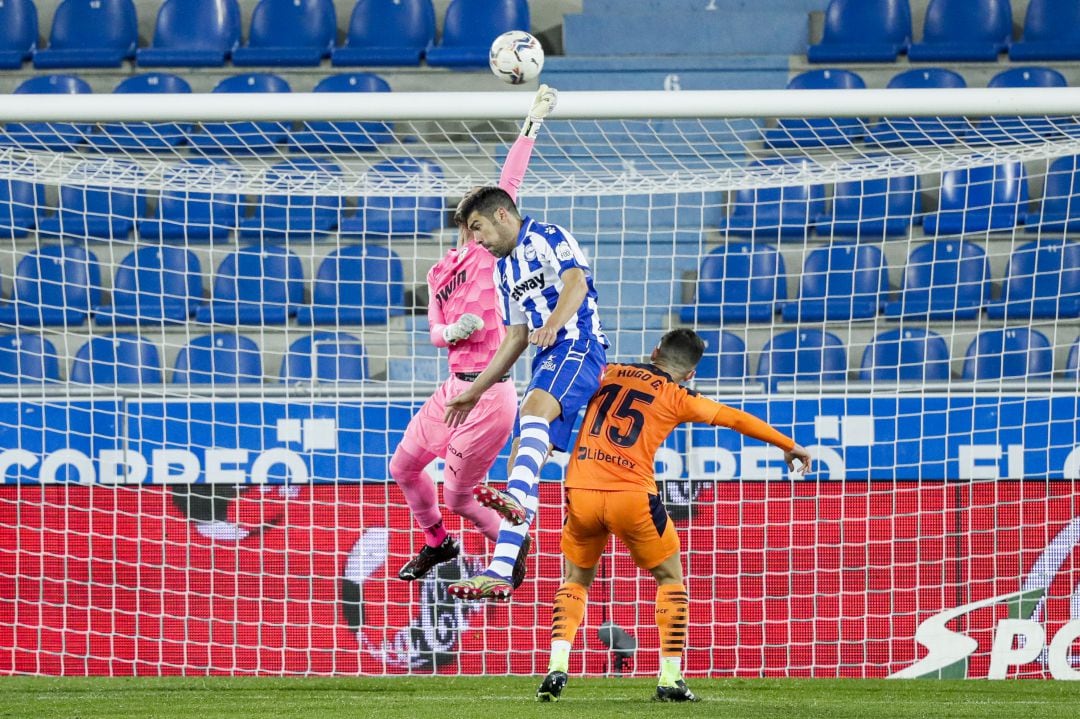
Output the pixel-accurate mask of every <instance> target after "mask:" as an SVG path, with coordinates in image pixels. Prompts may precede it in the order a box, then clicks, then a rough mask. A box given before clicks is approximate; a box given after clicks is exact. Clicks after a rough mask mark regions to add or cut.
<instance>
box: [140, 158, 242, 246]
mask: <svg viewBox="0 0 1080 719" xmlns="http://www.w3.org/2000/svg"><path fill="white" fill-rule="evenodd" d="M240 174H241V170H240V168H239V167H238V166H236V165H234V164H232V163H228V162H225V161H223V160H212V159H209V158H201V157H197V158H193V159H191V160H188V161H186V162H183V163H181V164H178V165H175V166H173V167H171V168H170V169H169V170H168V171H167V174H166V180H167V181H168V180H170V179H175V180H176V181H183V180H184V179H185V178H190V179H191V180H192V181H196V180H198V181H201V182H204V183H214V182H222V183H226V182H228V181H229V180H230V178H233V177H235V178H236V179H237V180H239V176H240ZM240 213H241V210H240V195H238V194H237V193H235V192H222V191H216V192H188V191H185V190H164V191H163V192H162V193H161V197H159V198H158V202H157V210H156V211H155V215H154V217H153V218H152V219H145V220H141V221H140V222H139V236H140V237H141V238H143V239H159V240H183V241H185V242H210V241H216V240H224V239H226V238H227V237H228V236H229V233H230V232H232V230H233V228H235V227H236V226H237V225H238V224H239V223H240Z"/></svg>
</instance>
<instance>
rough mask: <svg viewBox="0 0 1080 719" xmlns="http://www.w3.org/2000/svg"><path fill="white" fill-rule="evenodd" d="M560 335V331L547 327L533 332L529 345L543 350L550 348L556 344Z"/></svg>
mask: <svg viewBox="0 0 1080 719" xmlns="http://www.w3.org/2000/svg"><path fill="white" fill-rule="evenodd" d="M558 335H559V330H558V329H553V328H551V327H548V326H547V325H545V326H543V327H541V328H540V329H538V330H533V331H532V332H530V333H529V344H534V345H536V346H537V347H541V348H544V347H550V346H551V345H553V344H555V338H556V337H558Z"/></svg>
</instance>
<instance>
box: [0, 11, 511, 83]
mask: <svg viewBox="0 0 1080 719" xmlns="http://www.w3.org/2000/svg"><path fill="white" fill-rule="evenodd" d="M528 29H529V4H528V2H527V0H494V1H493V0H452V2H451V3H450V5H449V7H448V8H447V10H446V16H445V20H444V25H443V33H442V37H441V39H440V41H439V43H438V44H436V42H435V9H434V6H433V5H432V2H431V0H358V2H357V3H356V5H355V6H354V7H353V11H352V15H351V17H350V20H349V25H348V28H347V30H346V39H345V42H344V44H343V45H341V46H335V43H336V41H337V31H338V27H337V16H336V13H335V10H334V2H333V0H287V1H284V2H283V1H281V0H261V1H260V2H259V3H258V5H257V6H256V7H255V10H254V12H253V13H252V16H251V25H250V28H249V30H248V36H247V43H246V44H244V45H241V43H240V36H241V27H240V6H239V4H238V3H237V0H164V2H163V3H162V5H161V7H160V9H159V11H158V14H157V23H156V26H155V29H154V37H153V41H152V44H151V46H150V47H144V48H138V47H137V43H138V21H137V17H136V10H135V4H134V2H133V1H132V0H63V2H61V3H60V5H59V7H57V9H56V13H55V15H54V16H53V23H52V28H51V32H50V35H49V44H48V46H47V47H43V48H39V47H38V19H37V9H36V7H35V5H34V2H33V0H5V2H4V3H0V68H19V67H21V66H22V64H23V62H25V61H27V60H30V59H33V63H34V67H37V68H85V67H119V66H120V64H121V63H122V62H124V61H125V60H133V61H134V62H135V63H136V64H137V65H139V66H141V67H163V66H176V67H220V66H221V65H223V64H224V63H225V62H226V61H229V60H231V62H232V63H233V64H234V65H238V66H241V65H246V66H251V65H279V66H314V65H319V64H320V63H321V62H322V61H323V60H324V59H325V58H327V57H329V58H330V60H331V62H332V63H333V64H334V65H352V66H356V65H417V64H419V63H420V60H421V58H425V59H426V60H427V64H428V65H431V66H441V67H486V66H487V59H488V47H489V46H490V45H491V41H492V40H493V39H494V38H495V37H496V36H497V35H499V34H501V33H503V32H506V31H508V30H528Z"/></svg>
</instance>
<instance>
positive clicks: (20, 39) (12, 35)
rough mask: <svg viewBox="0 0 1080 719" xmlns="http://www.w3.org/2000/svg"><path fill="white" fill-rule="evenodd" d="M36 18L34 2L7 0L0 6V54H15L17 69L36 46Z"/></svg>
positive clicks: (14, 65)
mask: <svg viewBox="0 0 1080 719" xmlns="http://www.w3.org/2000/svg"><path fill="white" fill-rule="evenodd" d="M37 40H38V16H37V6H36V5H34V0H7V2H5V3H4V4H3V5H0V52H12V53H17V62H12V63H10V64H11V66H13V67H18V65H19V64H21V61H22V59H23V58H25V57H27V56H29V55H30V52H31V51H32V50H33V49H34V48H35V47H36V46H37Z"/></svg>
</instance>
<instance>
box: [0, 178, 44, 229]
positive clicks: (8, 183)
mask: <svg viewBox="0 0 1080 719" xmlns="http://www.w3.org/2000/svg"><path fill="white" fill-rule="evenodd" d="M44 207H45V186H44V185H35V184H33V183H31V182H27V181H25V180H10V179H5V180H0V234H4V235H6V234H9V233H11V234H21V232H20V229H25V228H30V227H33V226H34V225H35V224H37V217H38V215H39V214H40V213H41V211H42V210H43V209H44Z"/></svg>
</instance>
